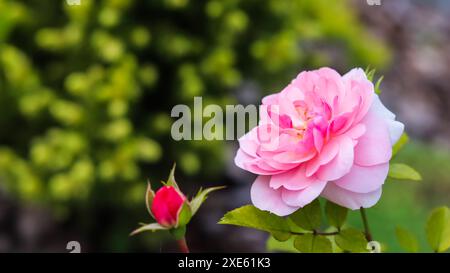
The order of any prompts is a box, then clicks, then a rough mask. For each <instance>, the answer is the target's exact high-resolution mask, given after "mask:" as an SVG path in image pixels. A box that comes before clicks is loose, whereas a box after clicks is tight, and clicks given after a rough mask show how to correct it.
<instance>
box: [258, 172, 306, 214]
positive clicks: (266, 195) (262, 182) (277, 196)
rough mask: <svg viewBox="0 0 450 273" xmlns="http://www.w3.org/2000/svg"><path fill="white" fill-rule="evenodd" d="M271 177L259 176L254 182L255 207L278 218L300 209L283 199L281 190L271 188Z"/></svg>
mask: <svg viewBox="0 0 450 273" xmlns="http://www.w3.org/2000/svg"><path fill="white" fill-rule="evenodd" d="M269 181H270V176H262V175H260V176H258V177H257V178H256V180H255V182H253V185H252V188H251V191H250V195H251V199H252V203H253V205H255V207H257V208H259V209H260V210H266V211H270V212H272V213H274V214H276V215H278V216H286V215H289V214H291V213H293V212H294V211H296V210H297V209H298V207H293V206H289V205H287V204H286V203H284V202H283V200H282V199H281V190H275V189H272V188H271V187H269Z"/></svg>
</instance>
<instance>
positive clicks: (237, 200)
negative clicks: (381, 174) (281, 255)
mask: <svg viewBox="0 0 450 273" xmlns="http://www.w3.org/2000/svg"><path fill="white" fill-rule="evenodd" d="M69 2H70V1H68V2H67V1H53V0H20V1H19V0H0V111H1V115H0V252H67V250H66V244H67V242H69V241H74V240H75V241H79V242H80V244H81V247H82V251H83V252H141V251H142V252H144V251H145V252H172V251H176V246H175V245H173V244H172V243H171V241H170V240H168V239H169V234H165V233H147V234H142V235H138V236H134V237H129V236H128V235H129V233H130V232H131V231H132V230H133V229H134V228H136V227H137V225H138V223H139V222H151V221H152V219H151V218H150V216H149V215H148V214H147V212H146V209H145V204H144V193H145V189H146V181H147V180H148V179H149V180H150V181H151V182H152V184H153V186H154V187H155V188H157V187H158V183H159V181H160V180H165V179H166V178H167V175H168V172H169V170H170V167H171V165H172V164H173V162H177V166H178V167H177V174H176V178H177V182H178V184H179V185H180V186H181V188H182V189H183V191H185V192H186V193H188V195H190V196H192V195H193V194H194V193H195V192H196V191H197V190H198V188H199V187H209V186H215V185H226V186H227V188H226V189H225V190H222V191H219V192H214V193H212V194H211V196H210V197H209V198H208V200H207V201H206V202H205V205H204V206H202V208H201V209H200V211H199V213H198V214H197V215H196V216H195V218H194V219H193V222H192V223H191V224H190V226H189V227H188V232H187V240H188V241H189V243H190V247H191V249H192V250H193V251H194V252H207V251H212V252H264V251H267V249H266V240H267V235H266V234H265V233H262V232H258V231H255V230H250V229H245V228H238V227H232V226H223V225H217V222H218V220H219V219H220V218H221V217H222V216H223V215H224V213H225V212H227V211H228V210H231V209H234V208H237V207H239V206H241V205H244V204H248V203H250V194H249V189H250V185H251V182H253V179H254V177H253V176H252V175H251V174H248V173H246V172H244V171H242V170H240V169H238V168H237V167H235V166H234V163H233V157H234V153H235V151H236V149H237V141H178V142H177V141H175V140H173V139H172V138H171V135H170V129H171V125H172V122H173V121H174V119H173V118H171V116H170V112H171V109H172V107H173V106H175V105H177V104H187V105H192V104H193V97H194V96H202V97H203V100H204V104H209V103H214V104H218V105H221V106H225V105H227V104H237V103H240V104H244V105H247V104H259V102H260V100H261V98H262V97H263V96H264V95H266V94H269V93H273V92H278V91H280V90H281V88H283V87H284V86H285V85H286V84H287V83H288V82H289V80H290V79H291V78H293V77H294V76H295V75H296V74H297V73H298V72H300V71H301V70H306V69H315V68H318V67H321V66H330V67H333V68H335V69H337V70H338V71H339V72H340V73H341V74H344V73H346V72H347V71H348V70H350V69H351V68H353V67H356V66H359V67H362V68H366V67H368V66H370V67H372V68H376V69H377V76H381V75H384V81H383V82H382V85H381V89H382V91H383V93H382V94H381V97H382V100H383V102H384V104H385V105H387V106H388V107H389V108H390V109H391V110H392V111H393V112H394V113H396V114H397V118H398V120H400V121H402V122H404V123H405V125H406V131H407V132H408V134H409V135H410V137H411V141H410V143H409V144H408V145H407V147H406V148H405V149H404V150H403V151H402V152H401V153H400V154H399V155H398V157H396V158H395V159H394V160H396V161H399V162H405V163H408V164H410V165H411V166H413V167H414V168H416V169H417V170H419V172H420V173H421V174H422V176H423V178H424V180H423V181H422V182H419V183H418V182H399V181H387V182H386V185H385V187H384V194H383V196H382V199H381V201H380V202H379V203H378V204H377V205H376V206H375V207H374V208H373V209H371V210H369V217H370V219H371V224H372V225H373V227H372V228H373V233H374V236H376V238H377V239H378V240H380V241H382V242H383V243H385V244H386V246H387V250H388V251H399V250H400V249H399V246H398V244H397V243H396V241H395V238H394V236H395V235H394V229H395V226H396V225H402V226H406V227H408V228H409V229H410V230H411V231H412V232H414V233H416V234H417V235H418V236H419V237H420V238H421V244H422V245H425V243H424V242H425V235H424V234H423V226H424V222H425V219H426V215H427V212H428V211H429V209H430V208H432V207H434V206H436V205H450V199H449V198H448V196H449V195H450V172H449V169H450V126H449V122H450V113H449V111H448V109H449V106H450V81H449V80H448V75H450V51H449V50H448V44H449V42H450V21H449V20H448V18H449V16H450V2H448V1H413V0H396V1H388V0H385V1H383V0H381V5H380V6H370V5H368V4H367V2H366V1H363V0H354V1H331V0H330V1H327V0H304V1H302V0H296V1H295V0H293V1H279V0H262V1H261V0H225V1H220V0H204V1H193V0H152V1H137V0H103V1H101V0H98V1H95V0H90V1H89V0H80V5H69V4H68V3H69ZM72 2H73V1H72ZM352 223H353V224H354V225H358V224H359V223H358V222H357V221H356V219H353V222H352ZM270 249H271V247H270V246H269V250H270Z"/></svg>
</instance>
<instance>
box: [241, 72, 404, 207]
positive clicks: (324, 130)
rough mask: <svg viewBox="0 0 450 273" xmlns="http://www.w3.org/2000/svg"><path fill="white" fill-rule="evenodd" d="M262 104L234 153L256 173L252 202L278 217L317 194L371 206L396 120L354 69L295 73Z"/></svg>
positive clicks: (399, 127)
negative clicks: (294, 75)
mask: <svg viewBox="0 0 450 273" xmlns="http://www.w3.org/2000/svg"><path fill="white" fill-rule="evenodd" d="M262 103H263V105H262V106H263V107H261V111H260V116H261V118H260V122H259V125H258V126H257V127H255V128H254V129H252V130H251V131H250V132H249V133H247V134H246V135H244V136H243V137H242V138H240V139H239V144H240V148H239V150H238V152H237V155H236V158H235V163H236V165H237V166H239V167H240V168H242V169H245V170H247V171H249V172H252V173H255V174H258V175H259V176H258V177H257V178H256V180H255V182H254V183H253V186H252V189H251V199H252V202H253V204H254V205H255V206H256V207H258V208H259V209H261V210H267V211H270V212H272V213H275V214H277V215H280V216H284V215H288V214H291V213H293V212H294V211H296V210H297V209H299V208H301V207H303V206H305V205H307V204H308V203H310V202H311V201H313V200H314V199H315V198H317V197H319V196H322V197H325V198H326V199H328V200H330V201H332V202H334V203H337V204H339V205H341V206H344V207H347V208H349V209H359V208H360V207H365V208H366V207H371V206H373V205H374V204H375V203H377V201H378V200H379V198H380V196H381V188H382V185H383V183H384V181H385V179H386V177H387V174H388V170H389V160H390V159H391V155H392V146H393V145H394V144H395V142H397V140H398V139H399V138H400V136H401V134H402V133H403V129H404V125H403V124H402V123H400V122H398V121H395V115H394V114H393V113H392V112H390V111H389V110H388V109H386V107H384V105H383V104H382V103H381V101H380V99H379V97H378V95H376V94H375V92H374V86H373V84H372V83H371V82H370V81H369V80H368V79H367V77H366V75H365V73H364V71H363V70H362V69H359V68H357V69H353V70H351V71H350V72H348V73H347V74H345V75H344V76H341V75H339V73H337V72H336V71H334V70H333V69H330V68H321V69H319V70H315V71H307V72H302V73H300V74H299V75H298V76H297V78H296V79H294V80H293V81H292V82H291V83H290V84H289V85H288V86H287V87H286V88H285V89H284V90H282V91H281V92H280V93H277V94H273V95H270V96H267V97H265V98H263V100H262ZM267 134H270V136H271V139H270V141H267ZM274 144H275V145H274Z"/></svg>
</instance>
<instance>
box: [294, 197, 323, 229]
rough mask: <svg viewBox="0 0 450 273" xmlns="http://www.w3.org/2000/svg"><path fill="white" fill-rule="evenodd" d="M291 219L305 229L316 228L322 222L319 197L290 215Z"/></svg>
mask: <svg viewBox="0 0 450 273" xmlns="http://www.w3.org/2000/svg"><path fill="white" fill-rule="evenodd" d="M290 218H291V220H292V221H293V222H294V223H295V224H296V225H298V226H299V227H301V228H303V229H305V230H314V229H317V228H319V227H320V224H321V223H322V211H321V210H320V202H319V199H316V200H314V201H313V202H311V203H309V204H308V205H306V206H304V207H303V208H301V209H299V210H297V211H296V212H294V213H293V214H291V216H290Z"/></svg>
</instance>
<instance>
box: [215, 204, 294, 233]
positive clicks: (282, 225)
mask: <svg viewBox="0 0 450 273" xmlns="http://www.w3.org/2000/svg"><path fill="white" fill-rule="evenodd" d="M219 224H225V225H236V226H242V227H249V228H255V229H259V230H264V231H267V232H270V233H273V232H274V231H281V232H290V229H289V225H288V222H287V220H286V218H283V217H280V216H277V215H275V214H272V213H270V212H267V211H262V210H259V209H258V208H256V207H254V206H252V205H246V206H243V207H240V208H237V209H235V210H232V211H229V212H227V213H226V214H225V215H224V216H223V217H222V219H221V220H220V221H219Z"/></svg>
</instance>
